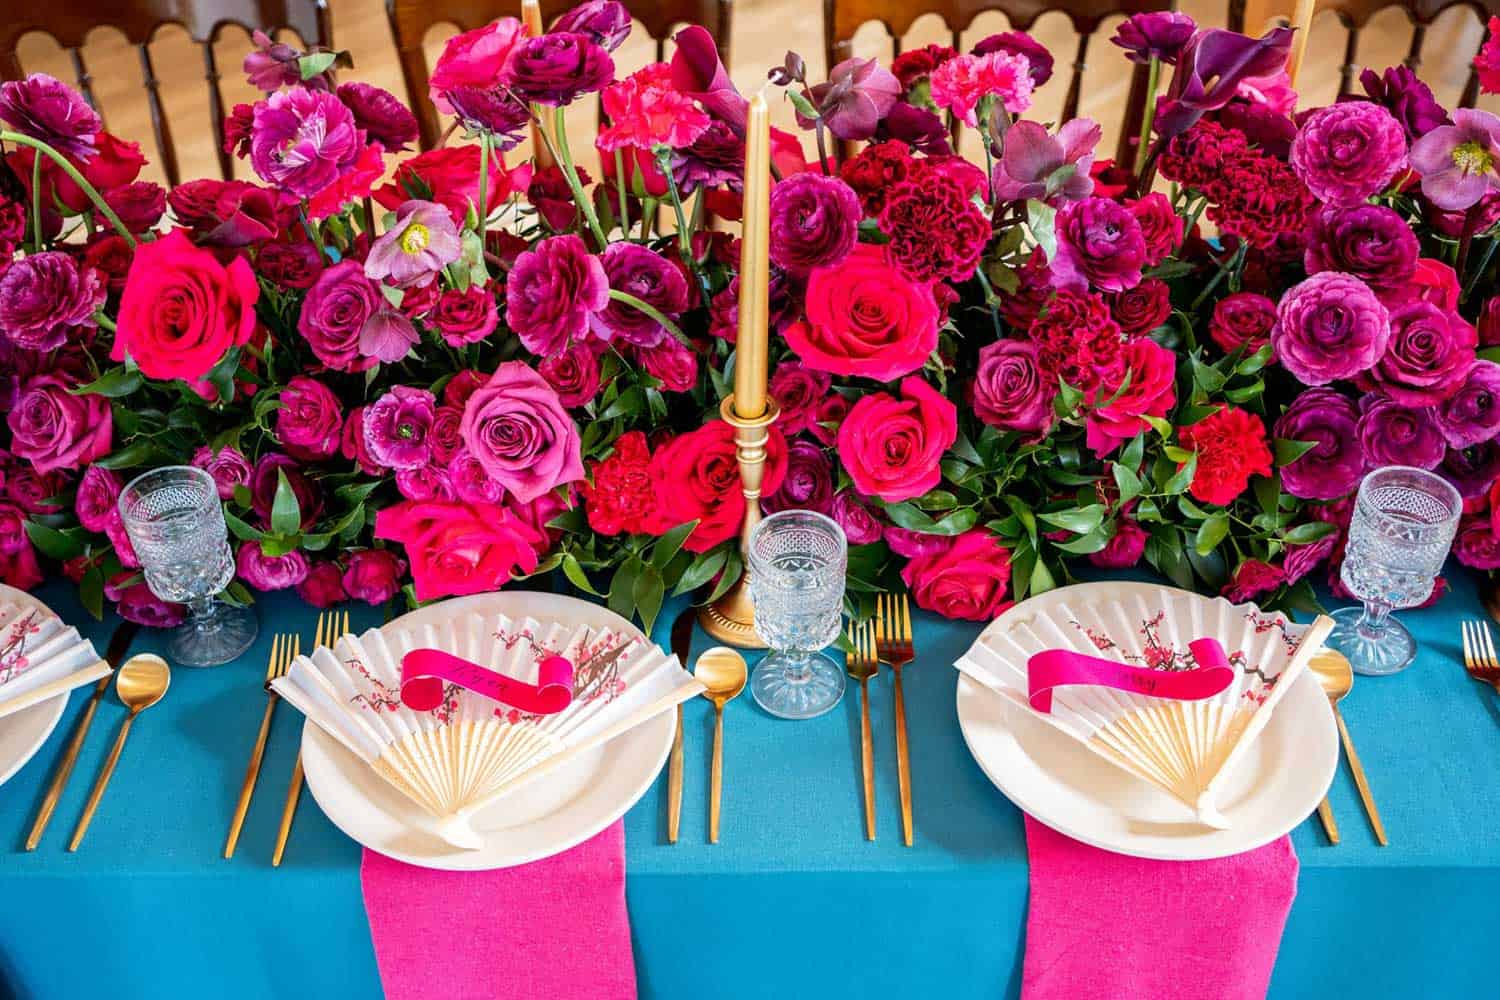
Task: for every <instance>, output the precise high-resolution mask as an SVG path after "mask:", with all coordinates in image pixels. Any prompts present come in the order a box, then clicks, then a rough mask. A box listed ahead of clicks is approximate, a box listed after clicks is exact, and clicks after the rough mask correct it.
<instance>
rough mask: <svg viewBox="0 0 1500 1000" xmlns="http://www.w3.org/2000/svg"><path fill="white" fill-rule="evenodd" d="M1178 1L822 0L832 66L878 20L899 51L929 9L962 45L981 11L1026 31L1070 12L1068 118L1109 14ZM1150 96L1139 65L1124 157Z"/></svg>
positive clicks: (1127, 116) (1074, 112) (1133, 82)
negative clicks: (1073, 38)
mask: <svg viewBox="0 0 1500 1000" xmlns="http://www.w3.org/2000/svg"><path fill="white" fill-rule="evenodd" d="M1175 7H1176V3H1175V0H823V35H824V49H825V53H826V55H827V57H828V66H829V68H830V69H831V68H832V67H834V66H836V65H838V64H839V63H841V62H843V61H844V60H845V59H848V58H849V57H850V56H852V55H853V54H854V48H853V42H854V34H855V32H857V31H858V30H859V29H860V28H861V27H862V26H863V25H865V24H868V23H869V22H871V21H878V22H879V23H880V24H881V25H882V26H883V27H884V28H885V30H886V31H887V32H888V33H889V34H890V36H891V44H892V46H893V47H894V50H895V53H896V54H897V55H899V54H900V53H901V38H902V36H903V35H905V34H906V33H907V32H908V31H909V30H911V26H912V24H913V23H914V22H915V21H916V20H917V18H919V17H922V16H924V15H926V14H937V15H938V16H940V17H941V18H942V19H943V23H944V25H946V26H947V28H948V30H949V31H951V32H952V33H953V42H952V45H953V47H954V48H955V49H957V48H960V47H961V41H960V36H961V35H962V33H963V31H964V30H965V29H966V28H968V27H969V25H970V24H972V23H973V22H974V19H975V18H976V17H978V16H979V15H980V14H983V13H986V12H988V11H999V12H1000V13H1002V14H1004V15H1005V17H1006V19H1007V20H1009V21H1010V26H1011V27H1012V28H1014V29H1017V30H1020V31H1026V30H1028V29H1029V28H1031V26H1032V25H1033V24H1035V23H1036V20H1037V18H1039V17H1041V16H1042V15H1043V14H1048V13H1052V12H1054V11H1057V12H1060V13H1063V14H1065V15H1067V17H1068V20H1069V21H1070V22H1071V23H1072V25H1073V30H1074V31H1076V32H1078V48H1077V50H1076V52H1075V53H1074V57H1073V68H1072V74H1071V77H1070V78H1069V81H1068V93H1067V97H1066V98H1065V100H1064V101H1063V118H1062V120H1063V121H1068V120H1070V119H1072V118H1076V117H1078V102H1079V99H1080V96H1081V94H1082V87H1083V71H1084V69H1085V68H1086V62H1087V58H1088V50H1089V43H1090V41H1091V40H1092V39H1093V37H1094V36H1095V35H1096V34H1098V32H1099V28H1100V26H1101V25H1102V24H1103V23H1104V19H1105V18H1107V17H1110V16H1112V15H1116V14H1119V15H1125V16H1129V15H1131V14H1139V13H1143V12H1146V11H1155V10H1172V9H1174V8H1175ZM1145 101H1146V68H1145V67H1144V66H1138V67H1136V71H1135V73H1134V74H1133V76H1132V77H1131V81H1130V96H1129V98H1128V99H1127V100H1126V105H1125V117H1124V122H1123V123H1122V128H1121V133H1120V146H1119V151H1118V154H1117V158H1118V159H1119V160H1120V161H1121V162H1123V163H1130V162H1131V161H1132V160H1133V157H1134V152H1133V150H1134V146H1133V140H1134V139H1135V138H1137V137H1138V134H1139V133H1140V124H1141V116H1142V114H1143V112H1144V108H1145Z"/></svg>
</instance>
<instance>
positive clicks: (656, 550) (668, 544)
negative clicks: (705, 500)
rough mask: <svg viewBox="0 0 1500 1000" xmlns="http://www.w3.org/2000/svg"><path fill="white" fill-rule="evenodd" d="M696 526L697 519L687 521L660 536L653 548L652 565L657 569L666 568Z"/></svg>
mask: <svg viewBox="0 0 1500 1000" xmlns="http://www.w3.org/2000/svg"><path fill="white" fill-rule="evenodd" d="M696 527H698V521H697V519H694V520H692V521H686V522H684V523H682V524H679V525H678V526H677V527H675V528H673V529H672V530H671V531H668V532H667V533H666V534H664V535H662V536H661V537H660V538H658V539H657V540H656V544H655V545H654V546H653V547H652V549H651V565H652V566H655V567H656V568H657V569H663V568H665V567H666V565H667V563H669V562H671V561H672V559H673V557H674V556H676V555H677V552H678V550H679V549H681V548H682V545H683V543H684V542H686V541H687V539H688V536H689V535H691V534H692V533H693V529H694V528H696Z"/></svg>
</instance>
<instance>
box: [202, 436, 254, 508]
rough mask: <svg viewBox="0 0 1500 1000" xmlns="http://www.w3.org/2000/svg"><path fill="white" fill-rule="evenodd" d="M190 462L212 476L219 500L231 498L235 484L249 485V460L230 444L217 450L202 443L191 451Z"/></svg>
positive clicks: (232, 497)
mask: <svg viewBox="0 0 1500 1000" xmlns="http://www.w3.org/2000/svg"><path fill="white" fill-rule="evenodd" d="M192 464H193V465H196V466H197V467H198V468H200V469H202V470H203V471H205V472H207V473H208V474H209V475H210V476H213V477H214V486H215V487H217V488H218V491H219V499H220V500H232V499H234V488H235V487H236V486H249V485H250V460H249V459H247V458H246V457H245V455H244V453H243V452H242V451H240V450H239V449H238V448H235V447H234V446H232V445H225V446H224V447H223V448H220V449H219V450H218V451H214V450H213V449H212V448H210V447H209V446H208V445H203V446H202V447H200V448H199V449H198V450H197V451H195V452H193V462H192Z"/></svg>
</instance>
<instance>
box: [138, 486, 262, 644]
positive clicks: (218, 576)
mask: <svg viewBox="0 0 1500 1000" xmlns="http://www.w3.org/2000/svg"><path fill="white" fill-rule="evenodd" d="M119 503H120V516H121V517H122V518H123V519H124V522H125V531H126V532H127V533H128V534H129V536H130V544H131V547H132V548H134V549H135V554H136V556H137V557H139V559H140V561H141V568H142V569H143V570H144V571H145V574H146V585H147V586H148V587H150V588H151V592H152V593H153V594H155V595H156V596H157V597H159V598H161V599H162V600H164V601H172V602H174V603H177V604H186V605H187V606H188V620H187V621H186V622H184V623H183V624H182V625H180V626H178V627H177V628H175V629H173V630H172V632H171V634H170V635H169V636H168V638H167V655H168V656H169V657H170V658H171V659H172V660H173V661H174V662H177V663H182V664H186V665H188V666H193V667H210V666H216V665H218V664H220V663H228V662H229V661H230V660H233V659H235V658H236V657H237V656H239V655H240V654H241V653H243V652H244V651H245V650H246V649H248V648H249V647H250V644H251V643H252V642H254V641H255V636H256V633H257V632H258V631H259V625H258V623H257V622H256V620H255V613H254V612H253V611H251V610H250V609H249V608H239V607H233V606H231V605H228V604H224V603H222V602H219V601H216V600H214V597H215V595H216V594H218V593H219V592H220V591H222V590H223V589H224V588H225V587H227V586H228V585H229V581H230V580H232V579H234V555H233V553H232V552H231V550H230V548H229V532H228V529H227V527H226V525H225V523H224V508H223V505H222V504H221V503H220V501H219V491H218V488H217V487H216V486H215V485H214V479H213V477H212V476H211V475H209V474H208V473H207V472H206V471H204V470H203V469H199V468H196V467H194V466H190V465H170V466H166V467H164V468H160V469H153V470H151V471H150V472H147V473H144V474H142V475H140V476H137V477H136V478H135V479H133V480H131V481H130V482H129V483H128V484H127V485H126V486H125V489H124V490H123V491H122V492H121V493H120V502H119Z"/></svg>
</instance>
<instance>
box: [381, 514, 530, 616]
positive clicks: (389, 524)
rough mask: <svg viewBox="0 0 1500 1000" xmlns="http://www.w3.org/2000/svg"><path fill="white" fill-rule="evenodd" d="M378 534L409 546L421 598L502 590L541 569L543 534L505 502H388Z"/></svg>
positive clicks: (423, 599)
mask: <svg viewBox="0 0 1500 1000" xmlns="http://www.w3.org/2000/svg"><path fill="white" fill-rule="evenodd" d="M375 537H377V538H383V539H385V540H387V541H393V542H401V543H402V544H403V545H405V546H406V554H407V556H408V557H409V558H410V559H411V574H412V580H413V583H414V586H415V590H416V595H417V600H419V601H430V600H433V599H434V598H438V597H447V596H450V595H455V594H479V593H484V592H486V591H490V590H498V589H500V588H501V587H502V586H504V585H505V584H507V583H509V582H510V581H511V580H512V579H514V578H515V577H517V576H522V575H525V574H527V573H530V572H531V571H532V570H534V569H536V567H537V562H538V558H537V551H536V547H537V546H538V545H539V544H541V542H542V540H543V536H542V534H541V533H540V532H538V531H537V530H536V529H535V528H532V527H531V526H529V525H528V524H526V523H525V522H524V521H522V520H521V519H520V518H518V517H517V516H516V515H515V514H514V513H512V512H511V511H509V510H507V509H506V508H504V507H500V506H495V505H479V504H467V503H454V502H443V501H426V502H413V501H407V502H406V503H401V504H397V505H396V506H394V507H387V508H385V509H384V510H382V511H380V513H378V514H376V515H375Z"/></svg>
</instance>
